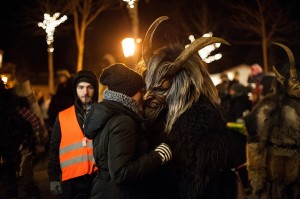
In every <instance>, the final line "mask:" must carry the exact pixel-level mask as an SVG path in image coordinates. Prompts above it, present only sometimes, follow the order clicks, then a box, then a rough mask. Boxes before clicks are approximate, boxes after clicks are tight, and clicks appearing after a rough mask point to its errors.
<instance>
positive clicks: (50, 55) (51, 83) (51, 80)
mask: <svg viewBox="0 0 300 199" xmlns="http://www.w3.org/2000/svg"><path fill="white" fill-rule="evenodd" d="M47 50H48V71H49V79H48V86H49V92H50V94H51V95H52V94H54V93H55V91H54V69H53V44H49V46H48V49H47Z"/></svg>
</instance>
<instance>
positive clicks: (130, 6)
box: [123, 0, 135, 8]
mask: <svg viewBox="0 0 300 199" xmlns="http://www.w3.org/2000/svg"><path fill="white" fill-rule="evenodd" d="M123 1H124V2H126V3H127V4H128V6H129V8H134V2H135V0H123Z"/></svg>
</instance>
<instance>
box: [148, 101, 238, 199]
mask: <svg viewBox="0 0 300 199" xmlns="http://www.w3.org/2000/svg"><path fill="white" fill-rule="evenodd" d="M158 121H160V122H162V120H161V119H159V120H158ZM224 129H225V121H224V119H223V117H222V115H221V113H220V112H219V110H218V108H216V107H215V106H214V105H212V104H211V103H210V101H209V100H208V99H206V98H205V97H200V99H199V100H198V102H197V103H195V104H194V105H193V106H192V107H191V108H190V109H188V110H187V111H186V112H185V113H183V114H182V115H181V116H180V117H179V118H178V120H177V121H176V122H175V124H174V126H173V128H172V131H171V132H170V134H169V135H167V136H165V137H164V138H163V137H161V138H160V140H157V143H159V142H161V141H165V142H166V143H168V144H169V145H170V147H171V148H172V151H173V161H172V162H171V163H170V164H169V165H167V166H166V168H164V169H165V171H164V172H161V173H159V175H160V176H159V177H158V178H157V179H156V180H157V182H159V184H158V192H159V195H161V194H162V195H163V196H164V197H162V198H184V199H188V198H205V199H220V198H222V199H226V198H228V199H229V198H230V199H232V198H235V196H236V192H235V190H236V188H235V187H236V176H235V175H234V173H233V172H232V171H231V170H230V168H231V167H232V165H231V162H229V160H230V158H229V144H228V143H229V142H228V137H227V134H226V131H225V130H224ZM152 130H153V128H152ZM162 139H163V140H162ZM161 187H163V188H161ZM154 190H156V189H154ZM158 197H159V196H158ZM159 198H160V197H159Z"/></svg>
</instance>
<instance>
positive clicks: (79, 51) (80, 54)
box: [76, 44, 84, 72]
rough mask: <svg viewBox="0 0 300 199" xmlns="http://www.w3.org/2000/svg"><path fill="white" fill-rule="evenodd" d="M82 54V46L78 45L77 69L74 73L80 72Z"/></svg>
mask: <svg viewBox="0 0 300 199" xmlns="http://www.w3.org/2000/svg"><path fill="white" fill-rule="evenodd" d="M83 52H84V47H83V44H80V45H78V58H77V69H76V72H78V71H81V70H82V64H83Z"/></svg>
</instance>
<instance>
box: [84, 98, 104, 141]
mask: <svg viewBox="0 0 300 199" xmlns="http://www.w3.org/2000/svg"><path fill="white" fill-rule="evenodd" d="M100 109H101V108H100V106H99V104H95V106H94V107H93V108H92V110H91V111H90V113H89V114H88V115H87V118H86V120H85V122H84V125H83V131H84V135H85V136H86V137H87V138H89V139H93V138H94V137H95V136H96V135H97V133H98V132H99V129H100V127H101V121H102V120H101V115H102V114H101V111H102V110H100Z"/></svg>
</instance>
